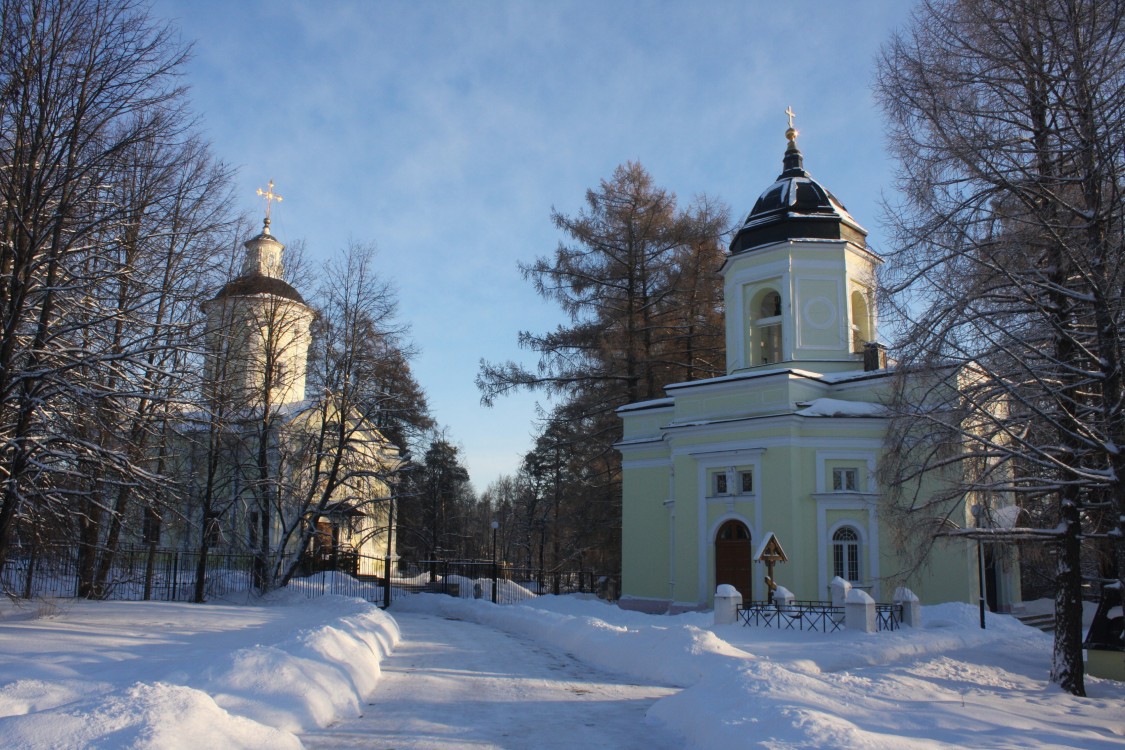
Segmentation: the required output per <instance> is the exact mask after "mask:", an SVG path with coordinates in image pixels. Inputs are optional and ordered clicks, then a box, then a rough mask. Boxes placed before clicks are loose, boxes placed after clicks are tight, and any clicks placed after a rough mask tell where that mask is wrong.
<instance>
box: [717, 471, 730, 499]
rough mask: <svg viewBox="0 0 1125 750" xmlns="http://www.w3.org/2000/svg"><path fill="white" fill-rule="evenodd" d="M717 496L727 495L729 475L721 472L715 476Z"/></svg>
mask: <svg viewBox="0 0 1125 750" xmlns="http://www.w3.org/2000/svg"><path fill="white" fill-rule="evenodd" d="M715 494H716V495H726V494H729V493H728V492H727V475H726V472H720V473H718V474H716V475H715Z"/></svg>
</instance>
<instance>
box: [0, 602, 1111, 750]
mask: <svg viewBox="0 0 1125 750" xmlns="http://www.w3.org/2000/svg"><path fill="white" fill-rule="evenodd" d="M396 613H397V614H398V616H399V618H400V619H401V620H402V622H403V631H404V632H405V633H406V640H405V641H404V642H403V643H402V647H401V649H400V651H399V653H398V654H396V657H395V658H396V659H397V658H399V657H400V656H401V657H402V659H400V662H401V663H400V664H398V665H395V662H394V659H388V655H389V654H390V653H391V652H393V651H394V650H395V648H396V645H398V643H399V639H400V629H399V625H398V623H397V622H396V621H395V620H394V619H393V616H394V615H395V614H396ZM923 618H924V624H923V627H921V628H916V629H909V628H908V629H903V630H901V631H899V632H896V633H879V634H873V635H865V634H858V633H846V632H838V633H832V634H822V633H799V632H778V631H774V630H765V629H758V628H745V627H741V626H722V627H713V626H712V625H711V616H710V615H709V614H704V613H689V614H684V615H678V616H673V617H669V616H654V615H643V614H639V613H634V612H626V611H623V610H620V609H618V608H616V607H614V606H611V605H607V604H604V603H602V602H599V601H597V600H586V599H580V598H576V597H551V596H546V597H541V598H538V599H531V600H528V601H526V602H524V603H522V604H519V605H511V606H496V605H493V604H491V603H490V602H488V601H486V600H484V601H482V600H473V599H454V598H452V597H447V596H441V595H417V596H414V597H411V598H408V599H404V600H402V601H401V602H398V603H396V604H395V605H394V606H393V607H392V608H391V610H390V613H389V615H388V614H386V613H383V612H381V611H379V610H378V609H376V608H374V607H372V606H371V605H368V604H366V603H364V602H361V601H359V600H355V599H344V598H340V597H331V596H329V597H321V598H315V599H306V598H305V597H304V596H303V595H293V594H290V595H287V596H281V597H273V598H269V599H268V600H266V601H260V602H256V603H253V604H241V605H236V604H208V605H192V604H180V603H161V602H85V601H58V602H55V603H53V604H52V603H38V604H36V603H30V604H27V603H25V604H24V605H23V606H19V607H17V606H13V605H12V604H10V603H5V604H3V605H2V608H0V747H5V748H7V747H18V748H87V747H89V748H93V747H97V748H118V747H130V748H132V747H135V748H201V747H214V748H288V747H300V746H301V744H302V737H303V738H304V739H305V741H306V743H307V744H308V745H309V746H329V747H330V746H337V747H344V746H368V743H365V742H364V733H365V732H367V731H369V728H370V731H374V732H377V733H378V734H377V735H376V736H374V737H372V738H371V741H372V742H373V743H379V742H383V743H390V742H392V741H393V743H394V746H396V747H401V746H408V745H409V742H408V740H411V741H413V739H417V738H418V737H419V736H421V735H422V734H424V732H425V731H430V730H425V729H424V727H427V726H429V727H431V729H432V731H434V732H435V733H436V732H439V731H444V732H448V731H449V730H448V727H450V726H453V727H459V728H460V730H461V735H458V736H463V738H464V739H463V740H459V739H457V737H456V736H449V735H448V734H446V735H443V736H444V740H445V744H440V743H438V742H435V743H434V744H433V745H432V746H443V747H466V746H467V747H528V746H531V745H528V744H526V742H527V741H529V738H528V735H527V734H526V733H521V732H525V730H521V729H520V726H521V725H520V724H519V723H518V721H517V720H516V718H517V717H519V716H521V715H525V714H526V715H527V716H532V717H534V718H535V725H536V726H539V725H547V726H551V727H555V729H553V730H552V731H553V732H554V733H555V735H556V736H561V737H563V738H565V736H566V735H563V734H561V733H560V731H559V730H558V729H557V727H558V726H564V725H570V726H577V725H576V724H575V721H576V720H575V719H574V718H573V716H574V715H575V714H574V709H575V706H574V705H572V701H571V700H569V699H568V700H561V699H556V698H553V697H547V696H552V695H562V696H572V697H575V699H578V698H580V699H581V700H582V701H586V702H585V703H582V704H581V705H580V706H579V711H580V713H581V715H582V716H586V715H587V714H589V715H596V713H597V711H598V710H603V713H602V714H601V715H602V716H603V717H605V718H603V719H600V720H591V721H586V722H584V723H583V724H582V727H583V729H582V740H581V741H582V744H583V745H586V746H593V745H596V744H597V742H596V741H595V740H591V739H590V738H591V737H599V736H600V737H601V738H602V743H601V745H600V746H602V747H608V748H613V747H625V746H629V747H638V746H641V745H638V744H636V742H634V741H630V742H629V743H627V744H626V743H624V742H623V741H621V740H620V737H622V736H630V737H632V736H633V733H629V732H628V722H636V723H637V732H636V733H635V735H636V737H637V738H643V737H649V738H656V739H649V740H641V741H642V742H647V743H648V745H647V746H649V747H680V746H683V747H701V748H702V747H706V748H720V749H721V748H745V747H771V748H795V747H817V748H833V747H867V748H882V747H886V748H896V749H897V748H936V747H1012V748H1015V747H1022V748H1047V747H1074V748H1089V749H1091V750H1094V749H1096V748H1111V747H1112V748H1125V686H1123V685H1122V684H1121V683H1117V682H1112V681H1107V680H1099V679H1097V678H1088V680H1087V690H1088V693H1089V697H1087V698H1074V697H1072V696H1069V695H1066V694H1064V693H1062V692H1060V691H1059V690H1057V689H1056V688H1054V687H1051V686H1050V685H1048V684H1047V682H1046V675H1047V669H1048V662H1049V657H1050V645H1051V639H1050V637H1049V636H1047V635H1045V634H1042V633H1040V632H1039V631H1037V630H1034V629H1031V628H1028V627H1026V626H1024V625H1022V624H1020V623H1019V622H1018V621H1016V620H1014V619H1013V618H1010V617H1005V616H990V617H989V620H988V629H987V630H984V631H982V630H980V629H979V627H978V620H977V612H976V610H975V609H974V608H972V607H969V606H967V605H956V604H947V605H940V606H935V607H924V608H923ZM482 626H483V627H482ZM501 636H503V637H505V638H507V640H503V639H502V638H501ZM498 639H499V640H498ZM473 644H479V645H480V646H481V647H480V648H476V647H475V645H473ZM470 646H473V647H472V648H470ZM443 650H444V651H443ZM466 652H472V656H471V659H470V660H469V661H468V662H466V663H467V665H468V666H464V667H459V668H457V669H451V671H450V672H449V673H447V674H441V673H440V671H441V667H440V665H446V666H451V667H452V665H453V664H454V661H453V660H454V658H455V657H456V658H462V657H463V656H464V654H465V653H466ZM443 653H444V654H445V656H444V657H443V656H442V654H443ZM490 655H492V656H494V658H495V661H494V662H489V658H490ZM517 661H519V662H521V663H520V665H519V669H518V670H517V669H514V668H513V664H514V663H515V662H517ZM384 662H386V663H387V665H388V673H387V676H386V678H385V687H387V688H391V687H393V688H394V689H393V691H389V692H393V693H394V697H395V706H394V711H393V712H392V711H391V710H390V707H389V706H387V705H386V703H387V700H388V699H387V695H386V692H385V691H382V690H380V689H378V687H379V682H380V679H381V673H382V671H381V665H382V664H383V663H384ZM392 666H393V668H392ZM411 672H414V673H416V674H417V678H418V680H419V685H421V684H422V682H421V681H423V680H428V682H426V683H425V684H424V685H423V686H422V687H420V688H417V686H415V688H417V689H415V688H412V687H411V679H412V677H411ZM454 672H456V673H457V674H458V675H462V674H464V675H467V676H468V677H470V678H471V679H478V678H480V679H483V680H485V682H476V683H472V682H469V683H466V682H457V681H456V680H453V679H452V678H453V677H454V676H455V675H454V674H453V673H454ZM607 675H612V676H613V677H607ZM486 683H487V685H488V686H489V687H488V688H487V689H485V688H483V687H479V686H481V685H485V684H486ZM474 684H475V685H477V686H478V687H472V685H474ZM466 685H469V687H466ZM411 690H414V692H413V693H411V692H410V691H411ZM552 690H554V691H556V692H554V693H551V692H550V691H552ZM466 691H469V693H470V694H471V695H472V700H473V701H474V702H475V706H476V707H477V708H478V709H480V708H481V706H483V704H484V703H486V702H501V703H504V704H506V705H503V706H502V707H501V708H502V709H503V710H502V711H501V712H500V713H499V714H498V713H497V712H496V711H486V710H468V708H467V707H466V705H465V704H466V701H467V700H468V698H467V693H466ZM411 695H413V696H415V697H410V696H411ZM489 696H491V697H489ZM369 701H371V702H372V703H374V705H372V706H368V705H367V704H368V702H369ZM380 702H382V703H380ZM615 706H616V707H625V706H628V707H629V710H627V711H625V710H624V709H623V708H616V709H615ZM365 711H366V712H368V714H369V716H372V715H375V714H378V715H379V721H380V722H381V723H379V724H377V725H376V724H365V723H364V721H363V720H362V719H359V718H357V717H360V716H361V715H362V714H364V712H365ZM498 715H501V716H507V717H509V718H507V719H506V720H505V721H506V722H508V724H509V725H510V726H506V727H497V726H493V725H492V724H494V723H495V722H496V721H497V718H496V717H497V716H498ZM443 722H444V724H443ZM642 722H643V725H642ZM599 724H601V725H604V727H605V728H604V732H605V734H603V735H598V734H597V732H598V726H599ZM439 725H440V726H439ZM611 725H612V726H611ZM337 730H340V731H337ZM344 730H346V731H344ZM501 730H508V731H506V732H505V731H501ZM505 734H507V735H508V737H507V738H505ZM344 736H347V737H349V738H350V739H349V740H348V741H349V742H351V743H352V744H347V743H343V744H341V743H340V742H339V741H338V740H339V739H340V738H341V737H344ZM412 738H413V739H412ZM470 739H471V741H470ZM573 739H575V740H578V739H579V737H578V735H575V736H574V737H573ZM333 743H335V744H333ZM370 746H382V745H379V744H370ZM387 746H391V744H387ZM415 746H420V747H424V746H426V744H425V742H423V741H419V742H417V743H416V745H415Z"/></svg>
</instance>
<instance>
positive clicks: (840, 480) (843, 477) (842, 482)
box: [832, 466, 859, 492]
mask: <svg viewBox="0 0 1125 750" xmlns="http://www.w3.org/2000/svg"><path fill="white" fill-rule="evenodd" d="M849 478H850V480H851V481H850V482H849V481H848V480H849ZM849 484H851V486H850V487H849V486H848V485H849ZM832 491H833V492H859V469H858V468H856V467H855V466H837V467H834V468H833V469H832Z"/></svg>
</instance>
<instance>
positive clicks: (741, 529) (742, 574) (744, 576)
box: [715, 521, 752, 602]
mask: <svg viewBox="0 0 1125 750" xmlns="http://www.w3.org/2000/svg"><path fill="white" fill-rule="evenodd" d="M751 554H752V552H751V549H750V529H748V528H746V524H744V523H742V522H741V521H727V522H726V523H724V524H723V525H722V526H720V527H719V533H718V534H716V535H715V585H716V586H719V585H721V584H724V583H729V584H730V585H732V586H734V587H735V588H736V589H738V593H740V594H742V601H744V602H749V601H750V599H751V591H752V588H751V587H752V576H751V561H750V556H751Z"/></svg>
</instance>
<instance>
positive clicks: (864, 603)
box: [844, 589, 878, 633]
mask: <svg viewBox="0 0 1125 750" xmlns="http://www.w3.org/2000/svg"><path fill="white" fill-rule="evenodd" d="M844 627H846V628H847V629H848V630H857V631H859V632H860V633H874V632H876V630H877V628H878V626H877V625H876V623H875V600H874V599H872V598H871V595H870V594H868V593H867V592H866V591H864V590H863V589H852V590H851V591H849V592H848V599H847V603H846V604H844Z"/></svg>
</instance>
